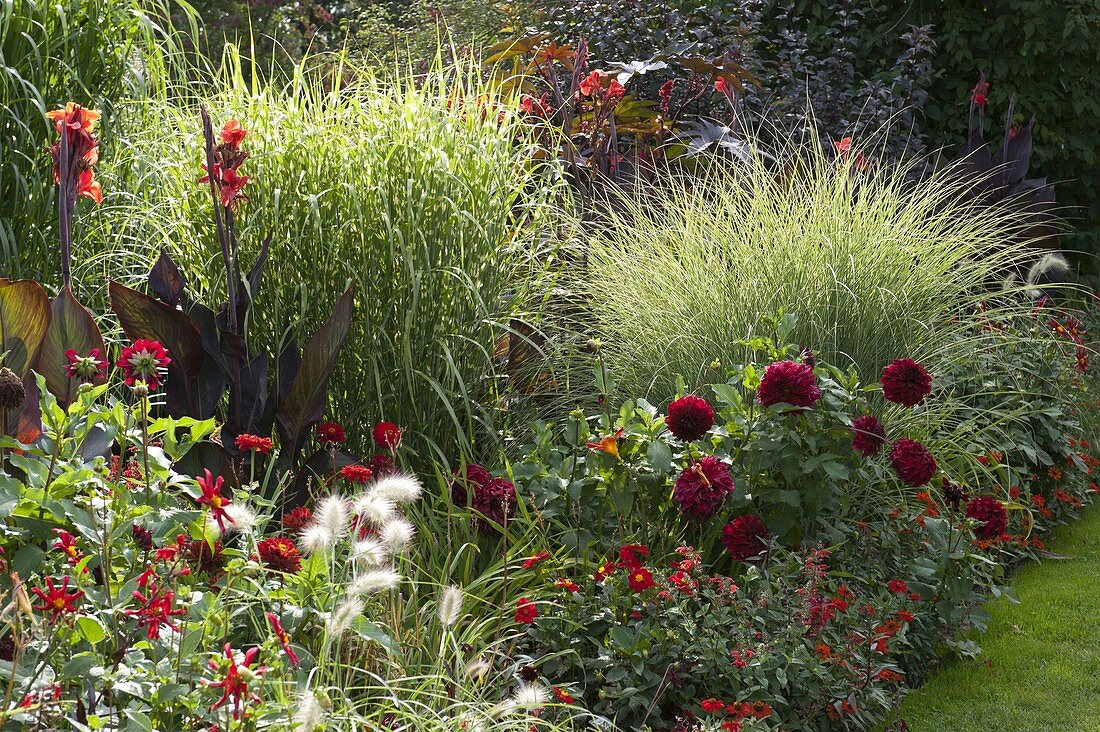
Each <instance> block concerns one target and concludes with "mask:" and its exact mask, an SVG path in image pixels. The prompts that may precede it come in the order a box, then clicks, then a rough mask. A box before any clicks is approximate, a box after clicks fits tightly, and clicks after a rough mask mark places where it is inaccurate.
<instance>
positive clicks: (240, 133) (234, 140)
mask: <svg viewBox="0 0 1100 732" xmlns="http://www.w3.org/2000/svg"><path fill="white" fill-rule="evenodd" d="M219 137H220V138H221V141H222V144H223V145H228V146H229V147H231V148H233V149H234V150H236V149H237V148H239V147H240V145H241V142H243V141H244V138H246V137H248V130H246V129H245V128H243V127H241V123H240V122H238V121H237V120H235V119H231V120H227V121H226V123H225V125H224V126H223V127H222V131H221V133H220V135H219Z"/></svg>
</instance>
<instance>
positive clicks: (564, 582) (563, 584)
mask: <svg viewBox="0 0 1100 732" xmlns="http://www.w3.org/2000/svg"><path fill="white" fill-rule="evenodd" d="M554 586H555V587H557V588H558V589H560V590H566V591H567V592H580V589H581V586H580V585H578V584H577V583H576V582H574V581H573V580H569V579H566V578H565V577H560V578H558V581H557V582H555V583H554Z"/></svg>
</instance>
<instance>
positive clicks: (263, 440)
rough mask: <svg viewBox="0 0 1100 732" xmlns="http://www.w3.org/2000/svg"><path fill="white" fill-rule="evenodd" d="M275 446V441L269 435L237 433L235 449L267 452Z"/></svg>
mask: <svg viewBox="0 0 1100 732" xmlns="http://www.w3.org/2000/svg"><path fill="white" fill-rule="evenodd" d="M274 448H275V443H273V442H272V441H271V438H270V437H259V436H257V435H237V449H238V450H240V451H241V452H247V451H248V450H254V451H255V452H259V453H263V454H265V455H266V454H268V453H269V452H271V451H272V450H273V449H274Z"/></svg>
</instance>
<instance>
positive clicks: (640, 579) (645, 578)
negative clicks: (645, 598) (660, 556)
mask: <svg viewBox="0 0 1100 732" xmlns="http://www.w3.org/2000/svg"><path fill="white" fill-rule="evenodd" d="M627 582H628V584H629V585H630V589H631V590H633V591H634V592H645V591H646V590H648V589H649V588H650V587H652V586H653V573H652V572H650V571H649V570H648V569H646V568H645V567H637V568H635V569H632V570H631V571H630V579H629V580H627Z"/></svg>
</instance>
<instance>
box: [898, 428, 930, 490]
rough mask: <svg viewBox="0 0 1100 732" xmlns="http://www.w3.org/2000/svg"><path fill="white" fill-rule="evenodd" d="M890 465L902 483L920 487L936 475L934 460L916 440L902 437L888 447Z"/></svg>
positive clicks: (926, 449)
mask: <svg viewBox="0 0 1100 732" xmlns="http://www.w3.org/2000/svg"><path fill="white" fill-rule="evenodd" d="M890 464H891V465H892V466H894V470H895V471H896V472H897V474H898V477H900V478H901V479H902V480H903V481H904V482H906V483H908V484H909V485H911V486H915V487H916V486H922V485H925V484H926V483H928V481H930V480H932V478H934V477H935V475H936V470H937V469H938V466H937V465H936V458H934V457H932V453H930V452H929V451H928V448H927V447H925V446H924V445H922V444H920V443H919V442H917V441H916V440H910V439H909V438H908V437H903V438H901V439H900V440H897V441H896V442H894V444H893V445H891V446H890Z"/></svg>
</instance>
